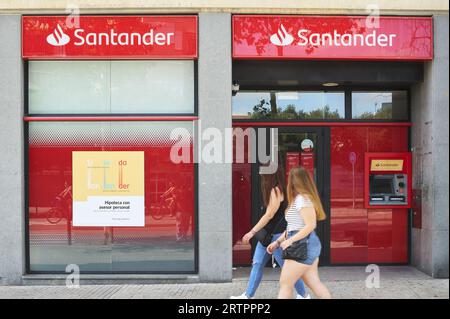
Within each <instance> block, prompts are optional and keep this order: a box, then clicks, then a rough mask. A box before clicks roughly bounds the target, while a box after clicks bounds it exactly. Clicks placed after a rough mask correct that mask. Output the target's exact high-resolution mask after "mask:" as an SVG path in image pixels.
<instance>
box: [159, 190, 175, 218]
mask: <svg viewBox="0 0 450 319" xmlns="http://www.w3.org/2000/svg"><path fill="white" fill-rule="evenodd" d="M174 193H175V186H174V185H173V183H172V182H169V188H167V190H166V191H165V192H164V193H163V194H162V195H161V196H160V198H161V202H163V203H164V205H163V206H165V207H167V209H168V210H169V212H170V216H171V217H173V215H174V211H175V208H176V203H175V194H174Z"/></svg>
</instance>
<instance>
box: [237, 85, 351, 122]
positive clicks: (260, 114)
mask: <svg viewBox="0 0 450 319" xmlns="http://www.w3.org/2000/svg"><path fill="white" fill-rule="evenodd" d="M233 118H234V119H240V118H241V119H282V120H291V119H293V120H294V119H343V118H345V93H344V92H324V91H311V92H307V91H299V92H238V93H237V94H236V95H235V96H234V97H233Z"/></svg>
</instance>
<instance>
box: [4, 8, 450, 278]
mask: <svg viewBox="0 0 450 319" xmlns="http://www.w3.org/2000/svg"><path fill="white" fill-rule="evenodd" d="M194 2H195V1H193V3H191V4H190V6H186V7H185V8H181V7H171V5H170V1H169V2H168V4H166V5H165V7H163V8H160V9H158V10H156V9H155V8H152V7H151V6H149V7H139V6H138V7H136V6H135V7H133V5H132V4H130V3H129V2H126V3H127V4H125V2H124V4H123V5H122V6H119V7H108V6H106V5H105V4H104V3H103V1H98V2H95V1H94V3H95V4H94V5H93V6H89V7H86V6H83V4H84V2H83V1H80V14H81V15H80V16H78V15H73V14H71V13H70V12H69V13H67V12H66V11H65V9H66V8H64V7H62V6H61V7H48V6H46V5H45V1H43V2H42V4H41V7H39V6H36V7H33V6H31V5H30V6H28V7H22V8H19V7H12V6H10V5H8V4H4V3H3V2H0V13H1V14H0V43H1V47H0V74H1V79H0V92H1V94H0V107H1V113H2V117H1V121H2V122H1V123H2V127H3V129H2V141H3V152H1V155H0V156H1V166H0V175H1V177H2V184H1V185H0V187H1V194H2V197H1V198H2V203H3V205H2V206H1V209H0V216H2V223H1V224H0V233H1V235H0V236H1V238H2V241H1V244H0V282H1V283H3V284H20V283H24V284H36V283H53V282H64V281H65V276H66V274H67V273H68V272H71V271H73V269H74V268H76V269H79V270H80V271H81V274H82V279H83V278H84V279H85V280H86V282H88V281H91V282H117V281H125V282H135V281H139V282H153V281H158V280H165V281H167V280H176V281H182V282H198V281H201V282H208V281H229V280H231V279H232V269H233V267H238V266H250V265H251V262H252V261H251V255H252V251H253V249H254V243H252V244H251V245H246V244H244V243H242V241H241V238H242V236H243V235H244V234H245V233H246V232H247V231H249V230H250V229H251V227H252V225H253V224H254V223H255V221H256V220H257V219H258V218H259V217H260V216H261V214H262V209H261V206H262V205H261V196H260V194H259V185H260V184H259V183H260V172H261V169H262V168H263V167H264V165H263V163H262V160H261V158H256V157H257V156H255V154H257V155H258V156H259V154H260V153H264V151H265V150H263V149H264V148H265V147H267V150H275V153H276V156H272V157H270V156H269V157H268V158H271V159H274V158H276V160H277V161H279V163H280V166H281V167H282V168H283V169H284V170H285V171H286V172H288V171H289V169H291V168H292V167H296V166H303V167H304V168H306V169H307V170H308V171H309V172H310V174H311V175H312V176H313V177H314V178H315V180H316V182H317V185H318V188H319V192H320V194H321V197H322V201H323V203H324V207H325V210H326V212H327V215H328V218H327V219H326V220H325V221H323V222H321V223H320V224H319V226H318V229H317V231H318V234H319V236H320V237H321V240H322V243H323V247H324V249H323V252H322V256H321V265H327V266H334V265H339V266H342V265H367V264H379V265H414V266H415V267H417V268H418V269H420V270H422V271H424V272H426V273H428V274H430V275H432V276H433V277H448V224H449V223H448V162H449V161H448V108H449V103H448V4H444V2H442V1H431V2H430V3H429V4H428V6H426V7H425V6H424V7H421V6H417V7H415V5H413V4H409V3H408V2H407V1H400V2H402V7H401V8H400V9H399V8H398V7H393V6H392V5H391V6H390V5H389V4H387V3H386V4H385V5H384V6H383V5H382V6H381V7H380V8H379V13H380V16H378V15H374V14H373V11H371V10H373V8H371V7H370V6H368V5H369V3H366V2H365V1H356V2H355V1H354V2H351V4H348V3H347V2H346V1H342V2H341V3H340V6H341V7H340V8H327V7H325V5H323V7H321V5H322V1H315V3H313V2H312V1H310V4H309V7H308V8H305V7H301V8H300V7H295V6H294V5H293V4H291V3H290V2H288V3H284V4H281V3H275V2H276V1H274V3H272V4H271V6H269V7H267V8H264V7H262V8H261V7H258V6H257V5H256V4H254V5H253V4H252V3H250V4H249V5H248V7H242V6H238V5H237V6H236V7H233V8H232V7H226V6H223V7H219V6H218V7H202V6H201V5H198V6H197V5H196V4H195V3H194ZM305 5H307V4H302V6H305ZM56 6H57V4H56ZM283 6H284V8H283ZM377 12H378V11H377ZM209 128H213V129H214V131H210V130H208V129H209ZM233 132H234V135H233ZM216 133H217V134H216ZM239 134H242V135H239ZM241 138H242V139H241ZM213 139H215V142H214V143H212V142H211V141H212V140H213ZM260 140H264V141H266V142H265V145H263V144H261V143H259V141H260ZM175 146H176V147H177V149H176V151H174V147H175ZM212 146H217V148H216V149H213V148H211V147H212ZM219 149H220V150H219ZM227 149H228V150H230V149H231V150H233V151H234V153H233V155H232V156H231V158H230V157H229V156H227V155H226V154H225V155H224V153H226V152H222V150H227ZM237 149H240V150H241V151H243V152H242V154H238V153H237V152H236V151H237ZM219 153H220V155H218V154H219ZM266 153H267V152H266ZM241 155H242V156H241ZM174 159H175V160H174ZM83 276H84V277H83Z"/></svg>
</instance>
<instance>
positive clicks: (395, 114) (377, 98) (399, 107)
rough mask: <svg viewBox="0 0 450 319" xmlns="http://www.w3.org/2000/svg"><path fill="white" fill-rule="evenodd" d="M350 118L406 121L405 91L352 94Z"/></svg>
mask: <svg viewBox="0 0 450 319" xmlns="http://www.w3.org/2000/svg"><path fill="white" fill-rule="evenodd" d="M352 118H353V119H360V120H373V119H380V120H407V119H408V118H409V116H408V93H407V91H378V92H373V91H372V92H352Z"/></svg>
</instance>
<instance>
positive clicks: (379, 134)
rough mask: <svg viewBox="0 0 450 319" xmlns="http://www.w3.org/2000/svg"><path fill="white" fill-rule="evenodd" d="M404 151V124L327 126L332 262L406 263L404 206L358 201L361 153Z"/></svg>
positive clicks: (361, 196) (361, 184) (361, 187)
mask: <svg viewBox="0 0 450 319" xmlns="http://www.w3.org/2000/svg"><path fill="white" fill-rule="evenodd" d="M407 150H408V128H407V127H351V126H349V127H332V128H331V196H330V197H331V198H330V199H331V216H330V223H331V243H330V247H331V251H330V256H331V263H371V262H380V263H401V262H407V251H408V237H407V236H408V210H407V209H401V208H398V209H366V208H364V202H363V200H364V153H365V152H405V151H407ZM352 158H356V160H355V161H352Z"/></svg>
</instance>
